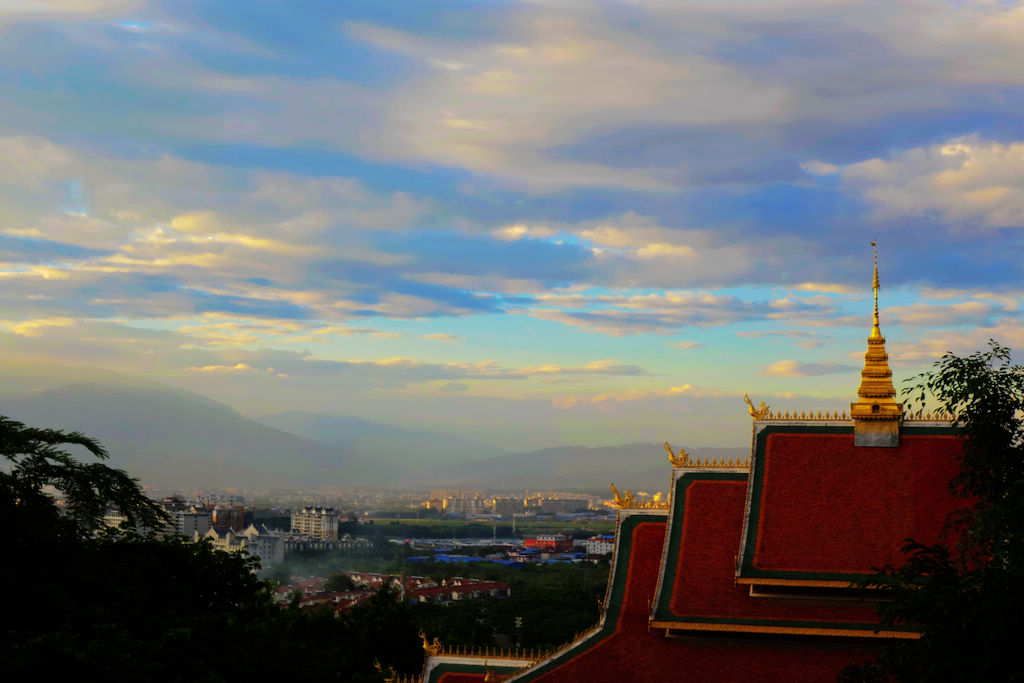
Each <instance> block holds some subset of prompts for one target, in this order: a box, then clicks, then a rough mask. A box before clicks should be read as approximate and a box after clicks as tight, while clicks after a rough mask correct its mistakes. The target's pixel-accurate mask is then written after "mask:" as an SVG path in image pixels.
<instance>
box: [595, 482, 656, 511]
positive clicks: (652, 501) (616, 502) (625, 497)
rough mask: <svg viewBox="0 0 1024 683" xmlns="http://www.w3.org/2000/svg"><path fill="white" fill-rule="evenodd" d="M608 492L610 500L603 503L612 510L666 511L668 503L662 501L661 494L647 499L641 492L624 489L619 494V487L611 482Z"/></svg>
mask: <svg viewBox="0 0 1024 683" xmlns="http://www.w3.org/2000/svg"><path fill="white" fill-rule="evenodd" d="M608 490H609V491H611V492H612V499H611V500H609V501H606V502H605V505H608V506H610V507H613V508H618V509H620V510H627V509H634V510H635V509H655V510H667V509H668V501H667V500H664V499H663V498H664V497H663V496H662V494H661V493H660V492H659V493H655V494H654V495H653V496H651V497H648V496H647V494H645V493H643V492H641V493H639V494H637V493H633V492H632V491H630V490H629V489H625V490H624V491H622V492H621V493H620V492H619V487H617V486H616V485H615V482H612V483H611V484H609V485H608Z"/></svg>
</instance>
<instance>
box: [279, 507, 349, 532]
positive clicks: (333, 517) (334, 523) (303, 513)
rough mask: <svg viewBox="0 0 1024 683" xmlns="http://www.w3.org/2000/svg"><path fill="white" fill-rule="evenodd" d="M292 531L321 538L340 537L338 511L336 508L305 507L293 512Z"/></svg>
mask: <svg viewBox="0 0 1024 683" xmlns="http://www.w3.org/2000/svg"><path fill="white" fill-rule="evenodd" d="M291 531H292V533H293V534H299V535H302V536H311V537H313V538H319V539H324V540H327V539H334V540H337V538H338V511H337V510H335V509H334V508H321V507H304V508H302V509H301V510H297V511H295V512H293V513H292V530H291Z"/></svg>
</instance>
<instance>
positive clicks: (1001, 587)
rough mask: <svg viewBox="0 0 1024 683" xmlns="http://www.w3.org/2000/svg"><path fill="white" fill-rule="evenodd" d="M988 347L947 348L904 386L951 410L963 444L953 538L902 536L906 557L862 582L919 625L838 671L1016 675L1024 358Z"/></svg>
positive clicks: (1022, 598)
mask: <svg viewBox="0 0 1024 683" xmlns="http://www.w3.org/2000/svg"><path fill="white" fill-rule="evenodd" d="M989 344H990V348H989V350H988V351H982V352H977V353H974V354H971V355H970V356H967V357H964V358H961V357H958V356H955V355H953V354H952V353H947V354H946V355H944V356H943V357H942V358H941V359H940V360H939V361H937V362H936V363H935V366H934V367H933V369H932V370H931V371H930V372H926V373H923V374H922V375H919V376H918V377H917V383H916V384H915V385H914V386H912V387H910V388H909V389H907V390H905V391H904V393H905V394H907V393H909V394H911V395H912V396H913V397H916V399H917V400H918V401H919V402H921V403H922V404H923V403H924V401H925V400H926V399H927V398H928V397H929V396H932V397H934V399H935V400H936V401H937V402H938V404H939V406H940V407H941V408H942V409H944V410H945V411H946V412H949V413H952V414H954V415H955V416H956V420H955V426H956V431H957V433H958V434H960V435H961V436H963V437H964V450H963V458H962V463H961V468H960V472H959V474H958V476H957V477H956V478H955V479H954V480H953V482H951V487H952V489H953V491H954V493H955V494H957V495H958V496H960V497H962V498H963V499H964V507H963V509H961V510H960V511H959V512H958V513H956V514H955V515H953V517H952V518H951V519H950V520H949V523H948V525H947V531H948V532H949V534H950V537H952V538H958V540H957V541H956V542H955V543H952V544H949V543H947V544H941V545H934V546H923V545H921V544H918V543H915V542H913V541H912V540H910V539H908V544H907V546H906V548H905V549H904V551H905V552H906V554H907V561H906V563H905V564H904V565H903V566H902V567H899V568H893V567H886V568H884V569H883V570H882V571H881V572H880V573H879V574H877V575H876V576H874V577H873V578H872V579H871V580H870V581H868V582H866V583H867V585H871V586H873V587H876V588H879V589H881V590H882V591H884V592H886V593H887V594H888V595H889V596H890V597H891V598H892V600H891V602H889V603H887V604H885V605H884V607H883V618H884V620H885V621H886V622H887V623H906V624H909V625H912V626H913V627H915V628H916V629H919V630H920V631H921V633H922V637H921V639H920V640H917V641H904V642H901V643H898V644H896V645H894V646H893V647H890V648H889V649H888V650H887V651H886V652H885V653H884V654H883V655H882V657H881V658H880V660H879V661H878V662H877V663H875V664H870V665H862V666H855V667H849V668H848V669H847V670H846V671H845V672H844V674H843V678H842V679H841V680H844V681H870V682H874V681H891V680H899V681H958V682H960V681H1022V680H1024V665H1022V663H1021V660H1020V656H1019V653H1018V651H1017V649H1016V648H1017V646H1018V640H1019V634H1020V633H1021V632H1022V631H1024V534H1022V530H1024V368H1022V367H1021V366H1018V365H1013V364H1012V363H1011V361H1010V350H1009V349H1008V348H1006V347H1003V346H1000V345H999V344H998V343H997V342H994V341H991V342H990V343H989Z"/></svg>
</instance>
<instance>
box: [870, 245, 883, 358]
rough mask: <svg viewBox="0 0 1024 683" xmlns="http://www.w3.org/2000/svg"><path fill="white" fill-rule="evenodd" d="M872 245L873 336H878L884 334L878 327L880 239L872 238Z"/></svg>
mask: <svg viewBox="0 0 1024 683" xmlns="http://www.w3.org/2000/svg"><path fill="white" fill-rule="evenodd" d="M871 246H872V247H874V250H875V277H874V279H873V280H872V281H871V291H872V292H874V295H875V315H874V318H873V319H872V323H873V324H872V327H871V336H872V337H875V338H878V337H881V336H882V330H881V329H879V327H878V290H879V289H880V288H881V284H880V283H879V282H878V240H877V239H874V240H871Z"/></svg>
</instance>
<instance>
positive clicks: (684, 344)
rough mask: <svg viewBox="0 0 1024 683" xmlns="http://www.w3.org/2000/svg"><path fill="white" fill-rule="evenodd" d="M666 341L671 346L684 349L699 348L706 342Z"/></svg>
mask: <svg viewBox="0 0 1024 683" xmlns="http://www.w3.org/2000/svg"><path fill="white" fill-rule="evenodd" d="M665 343H666V344H668V345H669V346H671V347H672V348H676V349H684V350H685V349H699V348H701V347H702V346H704V344H701V343H700V342H694V341H678V342H665Z"/></svg>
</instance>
